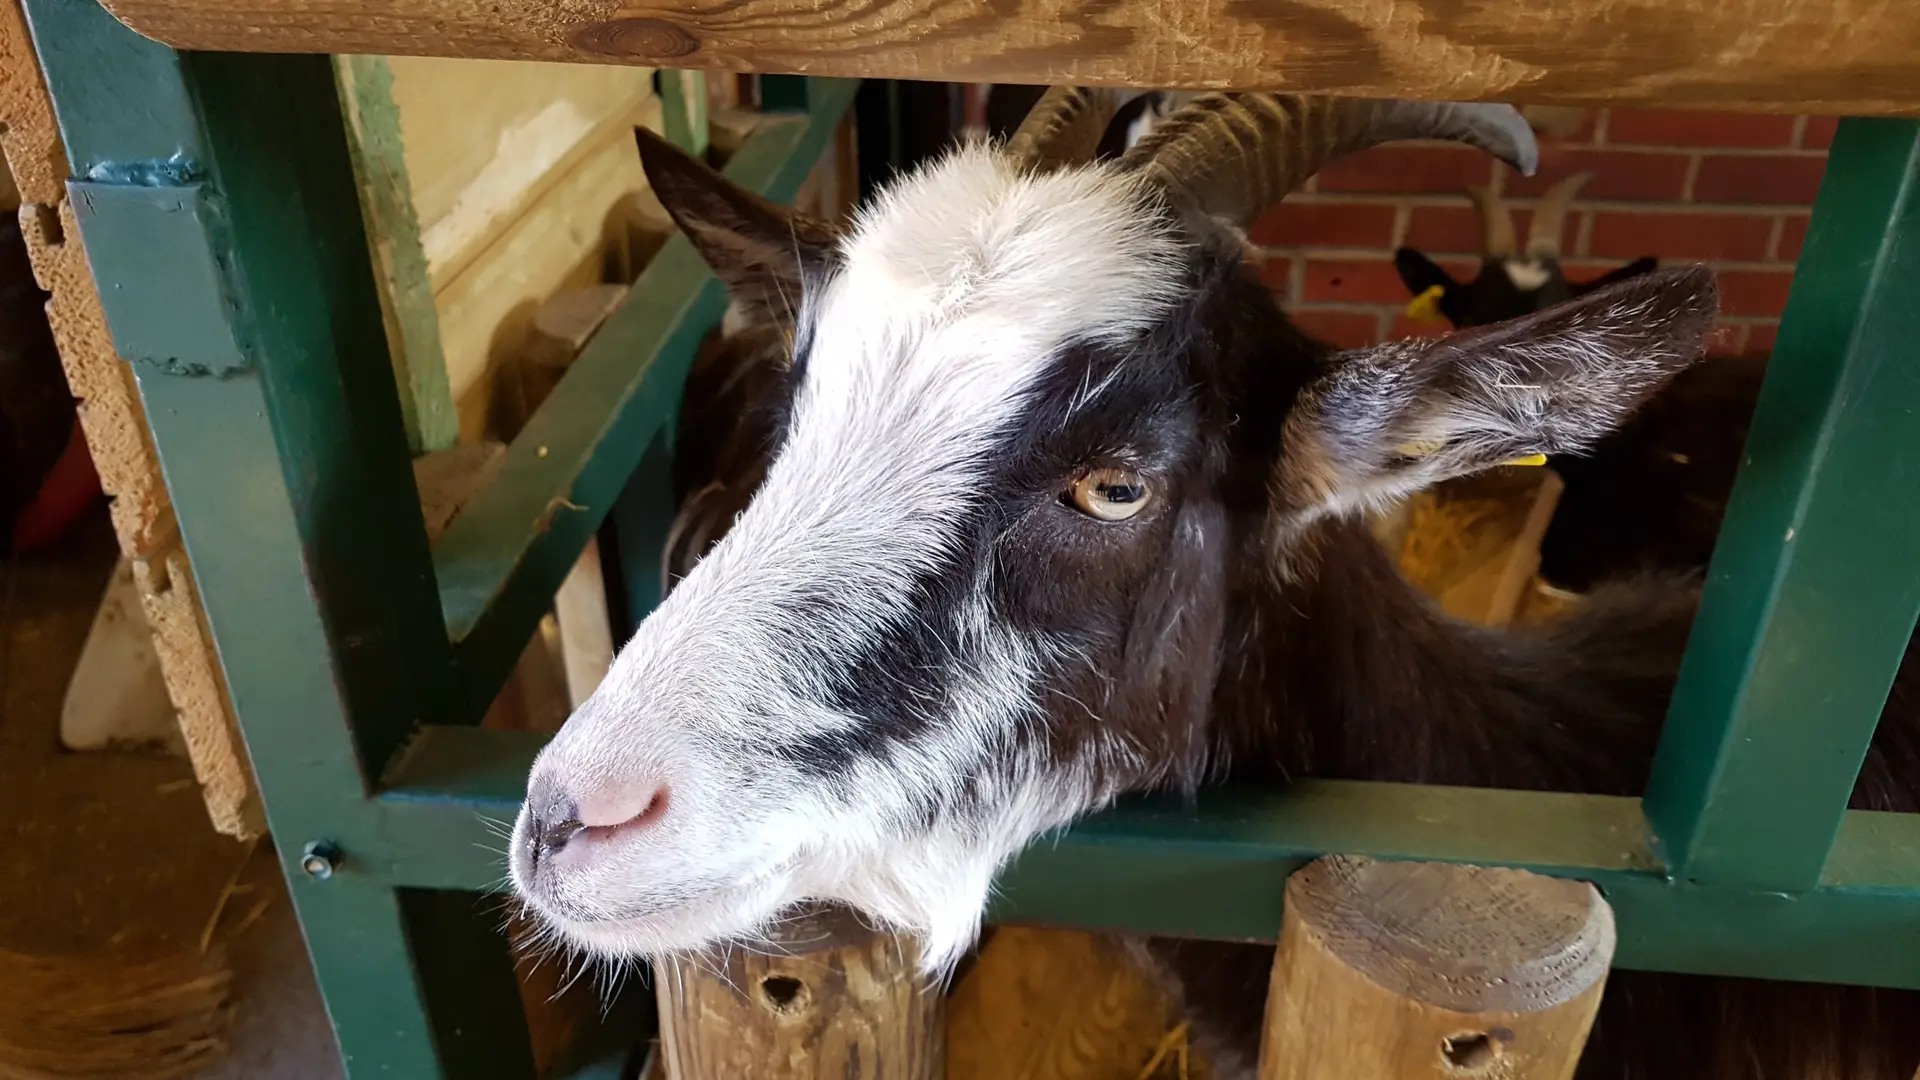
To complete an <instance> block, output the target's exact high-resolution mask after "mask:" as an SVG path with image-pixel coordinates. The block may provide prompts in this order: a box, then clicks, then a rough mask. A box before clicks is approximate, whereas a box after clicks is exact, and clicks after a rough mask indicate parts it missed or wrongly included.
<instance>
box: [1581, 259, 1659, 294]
mask: <svg viewBox="0 0 1920 1080" xmlns="http://www.w3.org/2000/svg"><path fill="white" fill-rule="evenodd" d="M1659 268H1660V260H1659V259H1656V258H1654V257H1653V256H1651V255H1642V256H1641V257H1640V258H1638V259H1635V260H1633V261H1632V262H1630V263H1628V264H1627V265H1625V266H1616V267H1614V268H1613V269H1611V270H1609V271H1607V272H1606V273H1604V274H1601V275H1600V276H1599V277H1597V278H1594V279H1593V280H1592V281H1586V282H1582V283H1580V284H1578V285H1575V286H1573V288H1572V289H1571V290H1570V291H1571V292H1572V294H1573V295H1574V296H1585V295H1586V294H1587V293H1590V292H1593V291H1594V290H1596V289H1604V288H1606V287H1607V286H1609V285H1617V284H1619V283H1620V282H1622V281H1625V280H1627V279H1628V278H1636V277H1639V276H1640V275H1641V274H1651V273H1653V272H1654V271H1655V270H1658V269H1659Z"/></svg>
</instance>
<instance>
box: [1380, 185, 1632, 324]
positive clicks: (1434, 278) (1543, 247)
mask: <svg viewBox="0 0 1920 1080" xmlns="http://www.w3.org/2000/svg"><path fill="white" fill-rule="evenodd" d="M1591 178H1592V174H1591V173H1575V174H1574V175H1572V176H1569V177H1567V178H1566V179H1564V180H1562V181H1560V182H1559V183H1557V184H1554V185H1553V186H1552V187H1550V188H1548V189H1547V190H1546V193H1545V194H1543V195H1541V196H1540V204H1539V205H1538V206H1537V207H1535V208H1534V211H1533V221H1532V222H1531V223H1530V224H1529V225H1528V227H1527V247H1526V250H1525V251H1520V250H1516V248H1515V243H1516V238H1515V230H1514V227H1513V212H1512V211H1511V210H1510V209H1508V207H1507V205H1506V202H1505V201H1504V200H1503V199H1501V197H1500V193H1499V192H1497V191H1495V190H1493V188H1492V187H1490V186H1475V187H1469V188H1468V189H1467V195H1468V197H1469V198H1471V199H1472V200H1473V204H1474V207H1475V209H1477V210H1479V212H1480V224H1481V230H1482V236H1483V239H1482V241H1481V247H1482V248H1483V249H1484V250H1483V252H1482V254H1481V257H1480V272H1479V274H1478V275H1476V276H1475V277H1474V279H1473V280H1472V281H1470V282H1468V283H1466V284H1465V285H1462V284H1461V283H1460V282H1458V281H1455V280H1454V277H1453V275H1452V274H1449V273H1448V272H1447V270H1446V268H1445V267H1443V266H1441V265H1440V264H1439V263H1436V262H1434V261H1433V260H1432V259H1430V258H1428V257H1427V256H1426V255H1425V254H1423V253H1421V252H1419V251H1415V250H1414V249H1413V248H1407V247H1403V248H1400V249H1398V250H1396V251H1395V252H1394V253H1393V266H1394V269H1395V270H1396V271H1397V272H1398V273H1399V275H1400V281H1401V282H1402V283H1403V284H1405V285H1406V287H1407V289H1408V291H1410V292H1412V293H1413V294H1414V295H1415V296H1424V295H1426V294H1427V293H1428V292H1429V291H1432V290H1436V289H1437V290H1439V297H1438V299H1437V300H1436V301H1435V306H1436V307H1438V308H1439V310H1440V313H1441V314H1442V315H1445V316H1446V317H1447V320H1448V321H1449V322H1451V323H1453V325H1455V326H1485V325H1487V324H1488V323H1494V322H1499V321H1500V320H1502V319H1511V318H1514V317H1516V316H1519V315H1525V314H1527V313H1529V312H1533V311H1538V310H1540V309H1541V308H1544V307H1548V306H1551V305H1553V304H1557V303H1559V302H1560V301H1562V300H1565V299H1568V298H1569V297H1574V296H1581V295H1584V294H1586V293H1589V292H1592V291H1593V290H1595V289H1604V288H1606V287H1607V286H1609V285H1612V284H1615V283H1617V282H1621V281H1625V280H1626V279H1628V278H1630V277H1638V276H1640V275H1641V274H1644V273H1647V272H1649V271H1651V270H1654V269H1655V268H1657V267H1658V266H1659V265H1660V263H1659V260H1657V259H1655V258H1653V257H1652V256H1643V257H1641V258H1638V259H1635V260H1633V261H1632V262H1630V263H1627V264H1625V265H1624V266H1618V267H1615V268H1614V269H1612V270H1609V271H1607V272H1606V273H1604V274H1601V275H1600V276H1599V277H1597V278H1594V279H1593V280H1591V281H1586V282H1580V283H1577V284H1576V283H1575V282H1572V281H1570V280H1568V278H1567V274H1566V270H1565V269H1564V268H1563V267H1562V266H1561V265H1560V251H1561V235H1562V234H1563V233H1564V232H1565V231H1566V222H1567V210H1568V209H1569V208H1570V207H1571V206H1572V204H1573V199H1574V197H1575V196H1576V195H1578V194H1579V193H1580V189H1581V188H1582V187H1584V186H1586V183H1587V181H1588V180H1589V179H1591Z"/></svg>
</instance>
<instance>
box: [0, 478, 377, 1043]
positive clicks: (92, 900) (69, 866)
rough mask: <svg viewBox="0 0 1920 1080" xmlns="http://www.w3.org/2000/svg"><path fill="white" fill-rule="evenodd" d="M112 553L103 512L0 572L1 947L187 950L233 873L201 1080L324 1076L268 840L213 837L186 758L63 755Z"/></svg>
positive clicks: (300, 953) (306, 978)
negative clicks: (212, 1044)
mask: <svg viewBox="0 0 1920 1080" xmlns="http://www.w3.org/2000/svg"><path fill="white" fill-rule="evenodd" d="M115 555H116V552H115V548H114V541H113V535H112V531H111V529H110V527H109V526H108V523H107V519H106V514H105V507H104V505H102V506H100V507H97V508H96V511H95V513H93V514H92V515H90V516H89V517H88V518H87V519H86V521H85V522H84V523H83V524H82V525H81V526H80V527H79V528H78V529H76V530H75V532H74V534H72V535H71V536H69V537H68V539H67V540H66V541H65V542H64V543H63V544H62V546H61V547H60V549H59V550H58V551H55V552H53V553H51V554H46V555H39V556H35V557H32V558H29V559H25V560H22V561H20V562H19V563H15V564H0V948H6V949H10V950H13V951H16V952H23V953H39V954H69V953H77V952H89V953H97V952H100V951H105V950H113V949H127V948H133V947H137V946H140V945H151V944H184V943H197V942H198V941H199V940H200V939H201V936H202V934H203V932H204V931H205V929H206V927H207V925H208V922H209V919H210V918H211V917H212V916H213V914H214V911H215V907H216V901H217V900H218V898H219V897H220V895H221V893H222V890H223V887H225V886H226V885H227V883H228V882H229V881H230V880H234V878H235V875H236V874H238V882H239V884H238V886H237V888H236V889H235V890H234V892H233V894H232V895H231V897H230V898H229V899H228V900H227V901H226V904H225V905H224V912H223V917H222V919H221V922H220V926H221V929H220V931H219V934H220V936H221V937H222V939H224V940H226V941H227V949H228V951H229V955H230V956H231V958H232V961H233V966H234V979H235V992H234V998H235V1003H236V1011H235V1015H234V1026H233V1030H232V1033H231V1039H232V1050H231V1053H230V1054H229V1056H228V1057H227V1059H226V1061H225V1062H224V1063H223V1064H221V1065H219V1066H217V1067H215V1068H213V1069H211V1070H209V1071H206V1072H204V1073H202V1076H204V1077H206V1078H209V1080H228V1078H233V1080H239V1078H242V1077H245V1078H249V1080H256V1078H262V1077H272V1078H274V1080H331V1078H333V1077H338V1076H340V1075H341V1068H340V1063H339V1058H338V1055H337V1053H336V1051H335V1048H334V1043H333V1035H332V1031H331V1029H330V1028H329V1027H328V1024H327V1018H326V1013H325V1010H324V1009H323V1008H322V1006H321V1003H320V997H319V994H318V992H317V991H316V990H315V987H314V982H313V972H312V970H311V968H309V966H308V963H307V954H306V949H305V946H304V944H303V943H302V941H301V939H300V929H299V924H298V923H297V922H296V921H295V919H294V914H293V908H292V905H291V904H289V903H288V901H287V895H286V885H285V882H284V881H283V880H282V879H281V877H280V874H279V871H278V869H277V868H276V866H275V864H274V859H273V854H272V852H271V850H270V849H269V848H268V846H267V845H266V844H265V843H264V842H263V843H262V844H261V845H260V847H259V848H258V850H255V851H253V852H252V854H251V857H249V852H248V849H247V848H245V847H244V846H243V845H240V844H237V843H235V842H234V841H233V840H231V839H229V838H227V837H224V836H221V835H219V834H217V833H215V832H214V831H213V829H212V828H211V826H209V825H208V823H207V818H206V811H205V809H204V807H203V806H202V805H201V802H200V799H199V795H198V793H197V789H196V788H195V786H194V781H193V774H192V771H191V769H190V768H189V766H188V764H187V762H186V760H185V759H184V758H177V757H171V756H168V755H165V754H161V753H157V752H156V753H151V754H148V753H137V752H99V753H87V754H72V753H67V752H65V751H63V750H62V749H61V748H60V739H59V722H60V707H61V701H62V698H63V697H64V695H65V693H66V686H67V678H68V675H69V673H70V672H71V670H72V667H73V664H74V661H75V659H76V657H78V655H79V652H80V647H81V644H82V643H83V642H84V641H85V639H86V635H87V628H88V626H89V624H90V623H91V621H92V618H93V611H94V607H95V605H96V604H97V603H98V600H99V597H100V594H101V590H102V589H104V588H105V585H106V581H107V578H108V576H109V574H110V573H111V571H112V569H113V563H114V559H115ZM243 863H244V865H243ZM256 912H257V914H256ZM249 919H251V920H252V921H251V922H250V923H249V922H248V920H249Z"/></svg>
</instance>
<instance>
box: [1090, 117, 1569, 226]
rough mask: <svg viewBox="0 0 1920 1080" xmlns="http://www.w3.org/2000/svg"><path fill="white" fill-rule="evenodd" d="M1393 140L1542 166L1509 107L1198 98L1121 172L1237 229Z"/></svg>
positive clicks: (1124, 162) (1128, 158)
mask: <svg viewBox="0 0 1920 1080" xmlns="http://www.w3.org/2000/svg"><path fill="white" fill-rule="evenodd" d="M1400 139H1446V140H1450V141H1454V142H1463V143H1466V144H1468V145H1470V146H1477V147H1479V148H1480V149H1482V150H1485V151H1486V152H1487V153H1489V154H1492V155H1493V156H1495V157H1497V158H1500V159H1501V160H1503V161H1505V162H1507V163H1508V164H1510V165H1512V166H1513V167H1514V168H1516V169H1519V170H1520V171H1521V172H1522V173H1524V174H1528V175H1531V174H1532V173H1533V170H1534V168H1535V167H1536V165H1537V164H1538V162H1539V156H1540V152H1539V146H1538V145H1537V144H1536V143H1535V142H1534V138H1533V129H1532V128H1530V127H1528V126H1527V122H1526V120H1524V119H1522V118H1521V116H1520V113H1519V111H1518V110H1516V109H1514V108H1512V107H1511V106H1507V105H1486V104H1459V103H1453V102H1417V101H1378V100H1368V99H1360V98H1330V97H1301V96H1298V95H1293V94H1203V95H1201V96H1200V97H1198V98H1196V99H1194V100H1193V101H1192V102H1191V103H1189V104H1188V105H1187V106H1186V107H1185V108H1183V109H1181V110H1180V111H1179V112H1177V113H1175V114H1174V115H1172V116H1170V117H1168V118H1167V119H1166V120H1164V121H1162V122H1161V123H1160V124H1158V125H1156V126H1155V127H1154V129H1153V131H1152V132H1151V133H1150V134H1149V135H1148V136H1147V137H1146V138H1144V139H1142V140H1140V141H1139V142H1138V143H1136V144H1134V146H1133V147H1132V148H1131V149H1129V150H1128V151H1127V153H1126V155H1125V156H1124V157H1123V158H1122V159H1121V166H1122V168H1128V169H1134V170H1138V171H1139V172H1141V173H1142V174H1143V175H1144V176H1146V177H1147V178H1148V179H1149V180H1150V181H1151V182H1153V183H1156V184H1158V185H1159V186H1161V187H1162V189H1163V190H1165V191H1166V193H1167V194H1168V196H1169V197H1170V198H1172V199H1174V200H1175V201H1176V202H1181V203H1184V204H1187V205H1189V206H1192V207H1194V208H1196V209H1199V210H1200V211H1201V212H1203V213H1206V214H1209V215H1212V216H1214V217H1222V218H1226V219H1228V220H1230V221H1232V222H1233V223H1234V224H1236V225H1241V226H1244V225H1247V224H1249V223H1250V222H1251V221H1252V220H1253V218H1255V217H1257V216H1259V215H1260V214H1261V213H1263V212H1265V211H1266V210H1267V209H1268V208H1269V207H1271V206H1273V205H1274V204H1275V203H1277V202H1279V201H1280V200H1281V199H1282V198H1285V197H1286V196H1287V195H1288V194H1290V193H1291V192H1292V191H1293V190H1294V189H1295V188H1298V187H1299V186H1300V185H1301V184H1303V183H1305V182H1306V181H1307V178H1308V177H1310V176H1312V175H1313V174H1314V173H1316V172H1319V171H1320V169H1321V167H1322V166H1324V165H1325V164H1326V163H1327V162H1329V161H1331V160H1333V159H1334V158H1336V157H1339V156H1341V155H1343V154H1350V153H1353V152H1355V151H1358V150H1364V149H1366V148H1368V147H1370V146H1377V145H1379V144H1380V143H1384V142H1394V141H1397V140H1400Z"/></svg>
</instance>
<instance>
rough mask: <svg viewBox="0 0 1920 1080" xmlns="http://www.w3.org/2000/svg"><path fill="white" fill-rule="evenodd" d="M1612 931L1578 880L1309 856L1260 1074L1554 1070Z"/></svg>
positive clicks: (1535, 1076) (1286, 925) (1572, 1039)
mask: <svg viewBox="0 0 1920 1080" xmlns="http://www.w3.org/2000/svg"><path fill="white" fill-rule="evenodd" d="M1613 945H1614V928H1613V911H1612V909H1611V908H1609V907H1608V906H1607V902H1606V901H1605V900H1603V899H1601V897H1600V894H1599V892H1598V891H1597V890H1595V889H1594V887H1593V886H1591V885H1588V884H1586V883H1585V882H1579V881H1569V880H1566V879H1563V878H1548V877H1541V876H1539V875H1537V874H1531V873H1528V872H1526V871H1524V870H1504V869H1490V868H1484V867H1475V866H1460V865H1442V864H1439V863H1411V862H1379V861H1376V860H1373V859H1364V858H1353V857H1349V856H1328V857H1326V858H1322V859H1319V860H1316V861H1315V862H1313V863H1310V864H1308V865H1307V866H1306V867H1305V868H1303V869H1301V870H1300V871H1298V872H1297V873H1295V874H1294V875H1293V876H1292V877H1291V878H1290V879H1288V881H1287V898H1286V913H1285V915H1284V916H1283V920H1282V923H1281V930H1280V950H1279V952H1278V954H1277V955H1276V956H1275V958H1274V965H1273V981H1272V986H1271V988H1270V989H1269V991H1268V995H1267V1024H1266V1030H1265V1032H1264V1036H1263V1038H1262V1040H1261V1048H1260V1080H1350V1078H1352V1077H1362V1076H1364V1077H1378V1078H1380V1080H1427V1078H1432V1080H1443V1078H1450V1077H1460V1076H1497V1077H1500V1078H1502V1080H1568V1078H1569V1077H1571V1076H1572V1075H1573V1073H1574V1069H1575V1068H1576V1067H1577V1066H1578V1065H1579V1062H1580V1052H1581V1050H1583V1049H1584V1048H1585V1046H1586V1041H1587V1032H1588V1030H1589V1029H1590V1028H1591V1027H1592V1026H1593V1017H1594V1013H1595V1012H1596V1011H1597V1010H1598V1009H1599V1007H1600V995H1601V993H1602V990H1603V988H1604V987H1605V985H1606V977H1607V970H1608V968H1609V966H1610V965H1611V964H1612V961H1613Z"/></svg>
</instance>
